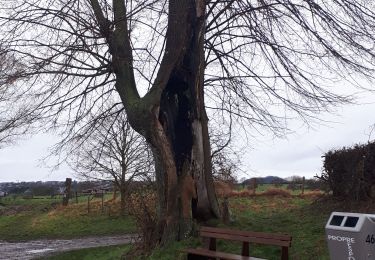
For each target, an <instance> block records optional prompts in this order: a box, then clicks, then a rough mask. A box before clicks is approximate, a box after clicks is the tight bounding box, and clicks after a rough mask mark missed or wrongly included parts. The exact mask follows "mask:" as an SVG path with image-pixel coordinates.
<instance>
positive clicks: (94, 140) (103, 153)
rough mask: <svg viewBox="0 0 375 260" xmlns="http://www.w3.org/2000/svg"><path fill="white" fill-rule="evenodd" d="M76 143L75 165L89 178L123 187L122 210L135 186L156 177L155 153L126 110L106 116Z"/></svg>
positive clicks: (74, 147)
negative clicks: (125, 112) (107, 181)
mask: <svg viewBox="0 0 375 260" xmlns="http://www.w3.org/2000/svg"><path fill="white" fill-rule="evenodd" d="M77 144H78V145H79V146H76V145H77ZM72 145H73V149H72V154H71V155H70V156H69V159H70V160H69V162H70V165H71V168H72V169H73V170H74V171H76V172H77V173H78V175H79V176H80V177H83V178H85V179H91V180H92V179H97V180H110V181H112V182H113V183H114V185H115V186H116V188H117V190H119V191H120V196H121V212H122V214H124V213H125V207H126V200H127V198H128V196H129V194H130V192H131V187H132V186H134V185H135V183H139V184H142V183H148V184H149V183H151V181H152V178H153V175H154V173H153V159H152V155H151V154H150V151H149V149H148V147H147V144H146V142H145V140H144V138H143V137H142V136H141V135H139V134H138V133H136V132H135V131H134V130H133V129H132V128H131V127H130V124H129V123H128V121H127V119H126V115H125V114H124V112H122V113H120V114H119V115H117V116H115V117H108V118H106V119H105V121H104V122H103V124H102V125H100V126H99V127H98V128H96V129H95V132H93V133H92V134H91V135H90V136H89V137H88V138H86V139H85V140H84V141H83V142H81V141H80V140H79V141H78V142H77V143H72Z"/></svg>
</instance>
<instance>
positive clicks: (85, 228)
mask: <svg viewBox="0 0 375 260" xmlns="http://www.w3.org/2000/svg"><path fill="white" fill-rule="evenodd" d="M53 203H54V200H51V199H32V200H30V199H29V200H23V199H17V200H10V201H3V202H2V204H3V205H2V207H3V208H4V207H5V208H6V209H7V211H6V212H8V214H7V215H0V240H7V241H19V240H32V239H39V238H74V237H82V236H91V235H95V236H100V235H112V234H126V233H133V232H135V223H134V220H133V219H132V218H131V217H129V216H120V215H119V214H115V213H114V214H111V215H109V214H108V213H107V212H104V213H102V212H101V210H100V208H101V207H100V205H101V203H100V201H96V202H95V201H93V202H92V206H91V212H90V214H88V212H87V204H86V203H79V204H72V205H70V206H68V207H66V208H62V207H61V206H59V207H57V208H55V206H53V205H51V204H53ZM9 212H10V213H9Z"/></svg>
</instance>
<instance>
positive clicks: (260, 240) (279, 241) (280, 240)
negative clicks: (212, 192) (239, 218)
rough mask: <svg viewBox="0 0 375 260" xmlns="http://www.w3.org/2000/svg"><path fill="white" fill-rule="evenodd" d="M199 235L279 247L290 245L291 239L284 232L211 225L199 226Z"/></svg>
mask: <svg viewBox="0 0 375 260" xmlns="http://www.w3.org/2000/svg"><path fill="white" fill-rule="evenodd" d="M200 236H201V237H207V238H218V239H226V240H235V241H241V242H248V243H256V244H265V245H276V246H281V247H290V246H291V241H292V237H291V236H289V235H284V234H270V233H262V232H251V231H241V230H232V229H225V228H213V227H201V229H200Z"/></svg>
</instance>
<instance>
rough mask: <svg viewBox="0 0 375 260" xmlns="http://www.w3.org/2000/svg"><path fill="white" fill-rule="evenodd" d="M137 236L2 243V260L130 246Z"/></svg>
mask: <svg viewBox="0 0 375 260" xmlns="http://www.w3.org/2000/svg"><path fill="white" fill-rule="evenodd" d="M134 238H135V235H122V236H106V237H85V238H77V239H69V240H62V239H58V240H47V239H46V240H33V241H27V242H17V243H9V242H5V241H0V260H28V259H33V258H35V257H41V256H46V255H48V254H51V253H56V252H63V251H70V250H74V249H81V248H90V247H99V246H111V245H121V244H128V243H132V242H133V241H134Z"/></svg>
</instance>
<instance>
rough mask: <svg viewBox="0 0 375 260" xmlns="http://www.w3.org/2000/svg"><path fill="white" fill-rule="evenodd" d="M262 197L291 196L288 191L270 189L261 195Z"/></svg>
mask: <svg viewBox="0 0 375 260" xmlns="http://www.w3.org/2000/svg"><path fill="white" fill-rule="evenodd" d="M261 195H264V196H280V197H290V196H292V195H291V194H290V192H289V191H288V190H284V189H278V188H272V189H268V190H266V191H264V192H262V193H261Z"/></svg>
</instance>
